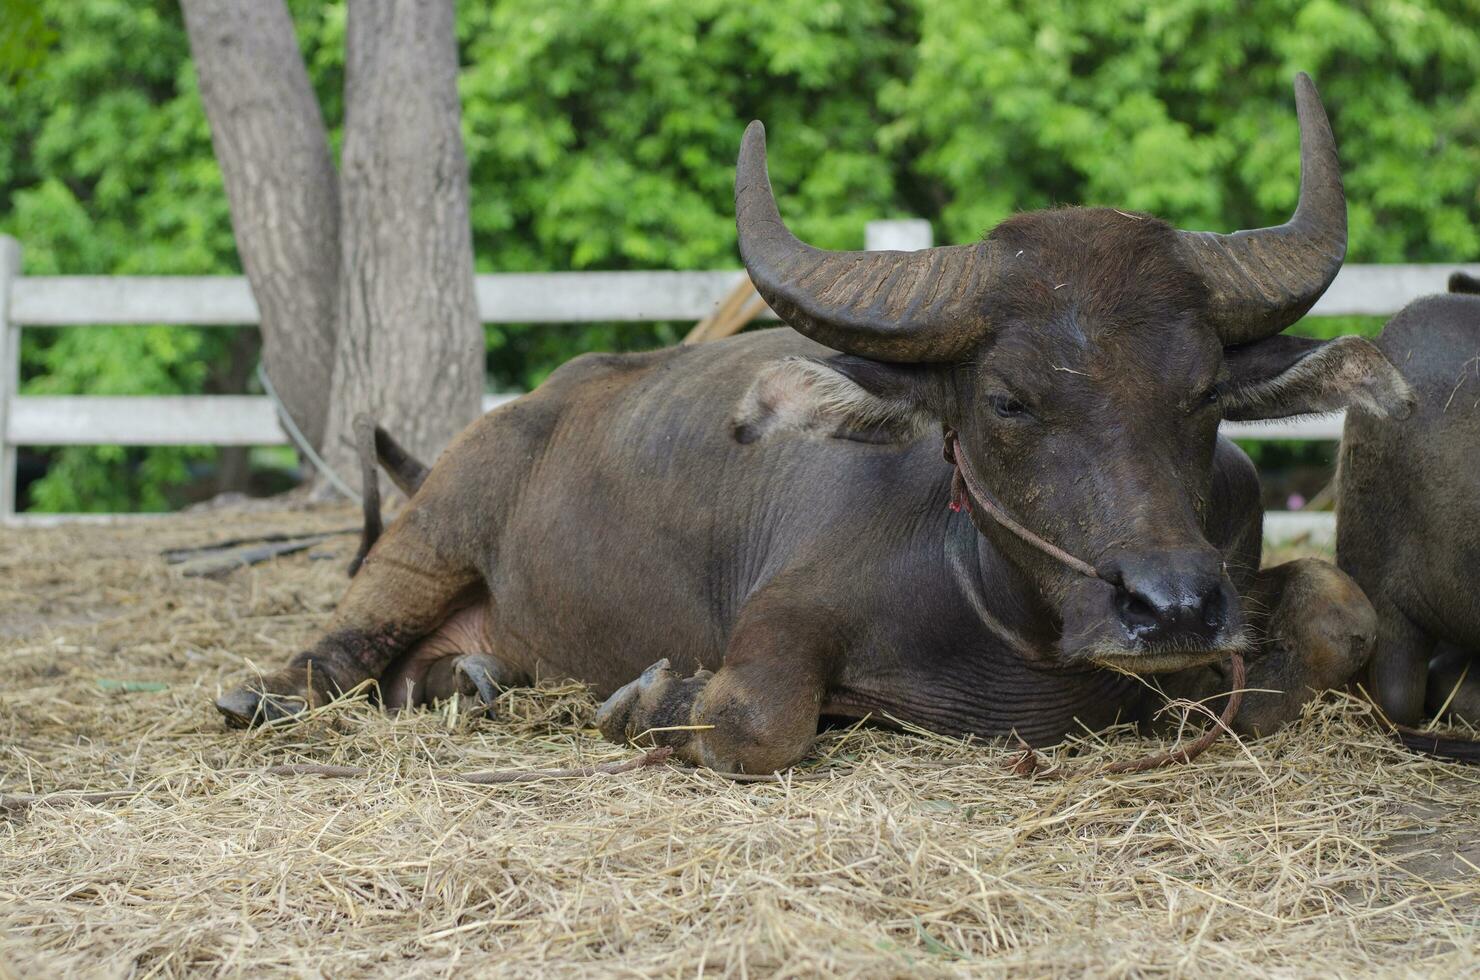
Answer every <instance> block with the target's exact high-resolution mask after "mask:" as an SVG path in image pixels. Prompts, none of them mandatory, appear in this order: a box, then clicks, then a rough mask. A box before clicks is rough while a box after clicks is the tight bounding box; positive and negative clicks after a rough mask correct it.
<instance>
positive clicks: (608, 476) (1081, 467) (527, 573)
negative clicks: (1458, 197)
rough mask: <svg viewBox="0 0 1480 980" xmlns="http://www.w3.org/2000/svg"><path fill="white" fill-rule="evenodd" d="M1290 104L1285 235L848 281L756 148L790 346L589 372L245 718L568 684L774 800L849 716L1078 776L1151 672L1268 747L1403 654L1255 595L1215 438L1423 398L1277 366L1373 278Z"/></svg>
mask: <svg viewBox="0 0 1480 980" xmlns="http://www.w3.org/2000/svg"><path fill="white" fill-rule="evenodd" d="M1295 91H1296V106H1297V111H1298V116H1299V122H1300V132H1301V185H1300V195H1299V203H1298V206H1297V208H1296V210H1295V214H1294V216H1293V217H1292V218H1291V220H1290V221H1289V222H1288V223H1286V224H1283V225H1280V226H1278V227H1272V228H1265V229H1261V230H1256V231H1244V232H1238V233H1235V234H1229V235H1222V234H1212V233H1191V232H1183V231H1178V230H1176V229H1174V228H1172V227H1171V226H1170V225H1167V224H1165V223H1164V222H1162V221H1159V220H1157V219H1156V218H1153V217H1151V216H1149V215H1145V214H1132V213H1127V212H1123V211H1118V210H1113V209H1109V208H1063V209H1058V210H1050V211H1042V212H1034V213H1027V214H1020V215H1017V216H1015V217H1012V218H1010V219H1008V220H1006V221H1004V222H1003V223H1002V224H1000V225H999V226H997V227H996V228H995V229H994V230H993V231H992V232H991V233H990V234H988V235H987V237H986V238H985V239H984V240H982V241H980V242H977V243H975V244H971V245H960V246H950V247H942V248H933V249H928V250H925V251H920V252H909V253H905V252H827V251H822V250H819V249H816V248H812V247H810V246H808V245H806V244H804V243H802V242H801V241H799V240H798V239H796V238H795V237H793V236H792V234H791V233H790V232H789V231H788V230H787V229H786V226H785V225H784V224H783V223H782V221H781V218H780V215H779V213H778V211H777V207H776V203H775V201H774V199H773V197H772V192H771V188H770V183H769V180H768V177H767V173H766V155H765V135H764V130H763V129H762V127H761V126H760V124H759V123H753V124H751V126H750V128H749V129H748V130H747V131H746V134H745V138H744V141H743V144H742V148H741V151H740V159H739V165H738V170H737V174H736V181H735V204H736V222H737V227H738V230H739V238H740V250H741V255H742V257H743V259H744V262H745V266H746V268H747V270H748V271H749V273H750V277H751V279H752V280H753V281H754V283H755V285H756V287H757V288H758V289H759V291H760V292H761V294H762V295H763V296H764V297H765V299H766V300H767V301H768V302H769V303H770V305H771V307H772V308H773V309H774V310H775V311H776V312H777V313H778V314H779V315H780V316H781V317H782V319H783V320H785V321H786V322H787V323H788V324H790V326H791V327H792V328H793V329H776V330H769V331H763V332H759V333H755V334H750V335H743V336H740V337H737V338H734V339H730V340H726V341H721V342H715V343H709V344H702V345H697V346H692V347H680V348H676V349H670V350H662V351H656V352H651V353H642V354H630V355H622V356H611V355H586V356H584V357H580V358H577V359H575V360H574V361H572V362H570V363H569V364H567V365H565V366H564V367H562V368H561V369H560V370H559V371H557V372H555V373H554V374H553V375H552V376H551V377H550V379H549V380H548V381H547V382H546V383H545V384H544V385H542V386H541V387H540V388H539V389H538V390H536V391H534V392H532V393H531V394H529V395H527V396H525V397H523V398H520V399H519V400H517V401H515V402H513V403H511V404H509V405H507V406H505V407H502V408H500V409H498V410H496V411H494V412H492V413H490V414H488V415H486V416H484V417H483V418H482V419H480V420H479V421H477V422H475V423H474V424H472V425H471V426H469V427H468V428H467V429H466V430H465V431H464V432H463V433H462V434H461V435H460V436H459V437H458V438H457V439H456V440H455V441H454V442H453V444H452V445H451V446H450V447H449V448H448V449H447V450H446V452H445V453H444V454H443V455H442V457H441V458H440V459H439V460H438V461H437V463H436V465H435V466H434V467H433V468H432V469H431V471H430V472H429V473H428V474H426V476H425V479H424V480H423V481H422V482H421V483H420V486H419V488H418V489H416V492H415V494H414V496H413V497H412V499H411V501H410V503H409V505H408V506H407V507H406V509H405V510H404V511H403V512H402V513H401V514H400V516H399V517H398V518H397V519H396V520H395V522H394V523H393V524H392V525H391V526H390V527H389V528H387V529H386V531H385V533H384V536H383V537H381V538H380V539H379V540H378V541H377V542H375V544H374V547H373V548H372V549H371V550H370V552H369V554H368V556H367V557H366V558H365V561H364V564H363V566H362V567H361V569H360V571H359V573H358V574H357V575H356V577H355V578H354V580H353V581H352V583H351V585H350V588H349V590H348V592H347V594H346V595H345V597H344V600H343V601H342V603H341V604H340V606H339V608H338V610H337V612H336V613H335V614H334V617H333V619H332V621H331V622H330V624H329V627H328V629H327V632H326V633H325V634H324V636H323V637H322V638H321V639H320V640H319V641H318V642H317V643H316V645H315V646H314V647H313V648H312V649H311V650H308V651H306V652H304V653H302V654H299V655H298V656H297V657H295V658H294V660H293V661H292V662H291V664H290V665H289V666H288V667H287V668H285V669H283V670H280V671H278V672H276V673H273V674H270V675H268V676H265V677H262V678H258V679H254V680H252V681H250V682H248V683H246V684H245V685H243V686H242V687H241V688H239V689H237V690H234V691H232V692H230V693H228V694H226V695H224V696H223V697H222V698H221V699H220V700H219V701H218V702H217V705H218V707H219V709H220V710H221V711H222V712H223V713H224V714H225V715H226V717H227V719H228V721H230V722H231V723H234V724H249V723H251V722H253V721H257V720H263V719H277V718H281V717H284V716H287V715H291V714H293V713H295V712H298V711H301V710H303V708H304V707H305V706H306V705H311V704H316V703H320V702H322V701H324V700H326V699H329V698H333V697H336V696H339V695H340V694H341V692H346V691H349V690H350V689H352V688H354V687H356V686H357V685H360V684H362V683H363V682H365V681H366V680H369V679H376V680H378V681H379V690H380V692H381V696H382V697H383V698H384V699H385V701H386V702H387V703H389V704H392V705H400V704H408V703H417V702H420V701H423V700H426V699H427V698H429V697H433V696H435V695H436V694H438V693H441V692H447V691H450V690H456V689H462V690H467V691H472V690H474V689H475V688H477V687H480V686H481V687H483V688H484V689H486V690H488V691H492V690H493V689H494V688H496V687H500V686H506V685H511V684H519V683H524V682H527V681H528V680H529V679H531V678H535V677H546V676H556V677H573V678H578V679H580V680H582V681H584V682H586V683H588V684H589V685H591V687H592V688H593V689H594V690H595V691H596V692H597V694H598V695H601V696H604V697H606V702H605V704H604V705H603V706H602V708H601V711H600V714H599V717H598V724H599V725H600V727H601V730H602V731H603V732H604V733H605V734H606V735H607V736H608V737H609V738H612V739H617V740H622V739H628V738H632V737H634V736H638V735H639V734H641V733H653V737H655V738H656V740H658V741H660V742H664V743H667V744H671V745H673V746H674V747H675V748H676V752H677V754H678V756H679V757H681V758H683V759H686V760H688V761H690V762H693V763H696V764H701V765H706V766H710V767H713V768H717V769H721V770H728V771H746V772H765V771H770V770H773V769H776V768H779V767H784V766H787V765H789V764H791V763H794V762H796V761H797V760H798V759H800V758H801V757H802V756H803V755H804V754H805V753H806V752H807V751H808V748H809V746H810V745H811V744H812V742H813V740H814V738H815V736H816V733H817V730H818V725H819V719H820V718H822V717H824V716H828V717H842V718H859V717H863V716H868V715H872V716H874V717H884V716H888V717H892V718H894V719H897V720H899V721H902V722H906V723H911V724H914V725H918V726H922V727H924V728H927V729H931V730H934V731H938V732H944V733H951V734H960V733H977V734H980V735H983V736H998V735H1005V734H1007V733H1009V732H1016V733H1017V734H1018V735H1019V736H1021V737H1023V738H1025V739H1027V740H1028V741H1029V742H1031V743H1038V744H1043V743H1051V742H1054V741H1057V740H1059V739H1061V738H1062V737H1063V736H1064V735H1065V734H1066V733H1068V732H1070V731H1073V730H1079V728H1080V726H1086V727H1089V728H1098V727H1101V726H1104V725H1107V724H1110V723H1112V722H1115V721H1116V720H1117V719H1119V720H1133V719H1141V718H1145V717H1147V716H1148V715H1149V713H1150V712H1151V711H1152V710H1153V709H1154V708H1155V707H1156V706H1157V705H1159V704H1160V703H1161V696H1160V695H1159V694H1156V693H1154V692H1148V684H1147V682H1146V681H1145V680H1143V679H1142V678H1141V677H1138V676H1135V675H1143V674H1153V673H1155V674H1160V675H1162V676H1161V677H1159V678H1158V679H1157V680H1158V682H1159V684H1160V686H1161V687H1162V688H1163V689H1164V690H1165V691H1166V692H1167V693H1175V694H1193V695H1197V696H1203V695H1207V694H1212V693H1216V692H1219V691H1223V690H1225V689H1226V687H1225V685H1226V681H1224V680H1222V678H1223V676H1224V674H1223V671H1224V669H1225V668H1224V666H1223V665H1224V664H1225V663H1226V662H1227V659H1228V657H1229V655H1230V653H1231V652H1232V651H1251V652H1255V653H1257V654H1258V657H1257V659H1256V660H1255V661H1254V663H1253V666H1252V668H1251V673H1250V681H1249V684H1250V686H1251V687H1254V688H1276V689H1278V690H1277V692H1276V693H1271V694H1264V695H1253V696H1251V697H1250V699H1249V702H1248V708H1247V709H1246V710H1245V712H1244V713H1243V714H1242V715H1241V716H1240V717H1241V719H1243V725H1244V727H1245V729H1246V730H1267V729H1269V728H1272V727H1274V726H1276V725H1278V724H1280V723H1281V722H1282V721H1283V720H1285V719H1288V718H1290V717H1291V716H1292V715H1293V714H1294V713H1295V709H1296V708H1297V707H1298V706H1299V704H1300V703H1302V702H1303V701H1304V700H1306V699H1308V697H1309V696H1310V694H1309V692H1310V689H1322V688H1325V687H1327V686H1329V685H1331V684H1335V683H1340V682H1341V681H1343V680H1344V679H1345V678H1346V677H1347V676H1348V675H1349V674H1350V673H1352V672H1353V671H1354V670H1356V669H1357V668H1358V666H1359V665H1360V663H1361V662H1362V661H1363V659H1364V658H1365V656H1366V654H1367V651H1368V649H1369V646H1370V643H1371V641H1372V638H1373V635H1374V632H1375V621H1374V617H1373V613H1372V610H1371V607H1370V605H1369V604H1368V603H1367V601H1366V599H1365V598H1364V597H1363V596H1362V594H1361V592H1360V590H1358V589H1357V588H1356V587H1355V586H1354V585H1353V584H1352V583H1351V581H1350V580H1349V579H1348V578H1347V577H1346V576H1345V575H1343V574H1342V573H1341V572H1339V571H1338V570H1337V569H1336V568H1335V567H1333V566H1331V565H1328V564H1325V563H1321V562H1313V561H1305V562H1296V563H1292V564H1289V565H1284V566H1281V567H1279V568H1276V569H1271V570H1268V571H1265V572H1260V571H1259V560H1260V538H1261V521H1262V514H1261V510H1260V504H1259V484H1258V480H1257V477H1256V475H1255V472H1254V469H1253V467H1252V466H1251V465H1250V462H1249V460H1248V458H1247V457H1246V456H1244V454H1243V453H1242V452H1240V451H1239V450H1238V449H1237V448H1236V447H1235V446H1234V445H1233V444H1232V443H1230V442H1228V441H1226V440H1223V439H1221V438H1220V437H1219V435H1218V424H1219V421H1220V420H1222V419H1225V418H1227V419H1262V418H1277V417H1282V416H1288V415H1294V414H1300V413H1305V412H1316V411H1329V410H1332V409H1335V408H1339V407H1341V406H1344V405H1346V404H1349V403H1353V402H1355V403H1358V404H1361V405H1363V406H1365V407H1366V408H1367V409H1368V410H1370V411H1372V412H1373V413H1377V414H1383V413H1392V414H1399V415H1401V414H1403V413H1405V412H1406V411H1407V410H1408V409H1409V406H1410V402H1411V395H1410V393H1409V392H1408V390H1407V386H1406V385H1405V384H1404V383H1403V381H1402V379H1401V377H1399V376H1398V374H1397V373H1396V372H1395V371H1394V370H1393V368H1392V366H1391V365H1390V364H1389V363H1388V362H1387V361H1386V360H1385V359H1384V357H1383V356H1382V354H1381V353H1380V352H1379V351H1378V350H1377V349H1376V348H1375V347H1374V346H1373V345H1372V344H1371V343H1369V342H1368V341H1365V340H1362V339H1359V338H1355V337H1344V338H1340V339H1338V340H1334V341H1330V342H1319V341H1310V340H1300V339H1295V338H1285V337H1281V336H1280V332H1281V331H1282V330H1283V329H1284V328H1285V327H1287V326H1288V325H1290V324H1291V323H1293V322H1294V321H1295V320H1296V319H1298V318H1299V317H1300V316H1301V315H1302V314H1304V313H1305V312H1306V311H1307V310H1308V309H1310V307H1311V305H1312V304H1313V303H1314V302H1315V301H1316V299H1317V297H1319V296H1320V295H1321V293H1322V292H1323V291H1324V290H1325V289H1326V287H1327V286H1328V285H1329V284H1330V282H1331V280H1332V278H1333V277H1334V276H1335V274H1336V272H1337V270H1338V268H1339V267H1340V266H1341V263H1342V260H1343V258H1344V255H1345V251H1346V202H1345V198H1344V196H1343V192H1342V186H1341V177H1340V172H1339V169H1338V164H1337V158H1336V147H1335V141H1334V139H1333V137H1332V135H1331V130H1330V126H1329V124H1328V122H1327V119H1326V114H1325V111H1324V109H1323V108H1322V106H1321V103H1320V99H1319V96H1318V95H1317V93H1316V90H1315V87H1314V86H1313V85H1312V84H1311V82H1310V80H1309V78H1307V77H1306V76H1304V75H1300V76H1299V77H1298V78H1297V80H1296V86H1295ZM943 429H944V430H945V431H946V432H947V433H948V435H949V436H950V442H949V446H950V448H951V450H952V452H953V455H954V456H955V458H956V460H957V462H958V464H960V471H961V472H963V473H964V472H970V473H974V474H975V480H974V481H973V488H972V489H969V490H967V491H963V490H962V489H961V487H960V485H959V483H958V480H957V478H956V476H955V474H956V473H957V469H956V468H955V467H953V466H952V465H950V464H949V463H947V462H945V461H944V460H943V459H942V432H943ZM953 502H954V503H955V504H956V507H955V508H953V507H951V506H949V505H950V504H951V503H953ZM994 515H996V516H994ZM1012 525H1016V526H1019V527H1021V528H1023V529H1024V531H1023V535H1021V536H1020V535H1018V534H1015V533H1013V532H1012V531H1011V530H1010V526H1012ZM1050 552H1056V554H1057V557H1055V556H1054V554H1050ZM649 665H651V666H649ZM644 668H646V669H645V670H644Z"/></svg>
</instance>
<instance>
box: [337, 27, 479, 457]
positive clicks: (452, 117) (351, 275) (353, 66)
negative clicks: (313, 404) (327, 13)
mask: <svg viewBox="0 0 1480 980" xmlns="http://www.w3.org/2000/svg"><path fill="white" fill-rule="evenodd" d="M454 20H455V17H454V10H453V3H452V0H350V3H349V23H348V34H347V38H346V42H345V43H346V59H345V130H344V145H343V151H342V155H341V161H340V169H341V173H340V213H341V215H342V216H343V219H342V225H341V229H340V241H341V251H340V268H341V269H342V270H343V275H342V277H341V279H340V284H339V315H338V324H339V332H338V335H337V337H336V338H335V359H334V376H333V385H332V388H331V392H330V409H329V424H328V428H327V435H326V438H325V455H326V458H327V459H329V460H330V462H331V465H333V467H334V468H335V469H336V470H337V471H338V472H339V473H340V474H341V475H342V476H344V477H345V478H346V479H351V478H354V477H355V476H356V475H357V473H358V470H357V467H356V466H355V465H354V458H355V457H354V450H353V446H354V430H353V420H354V417H355V415H356V413H358V412H369V413H370V414H371V415H372V416H374V418H375V419H376V420H377V421H378V422H380V423H381V424H382V425H384V426H385V427H386V428H387V429H389V430H390V431H391V432H392V433H394V434H395V436H396V439H397V440H399V441H400V442H401V443H402V444H404V445H406V446H407V448H409V449H410V450H411V451H412V452H413V453H415V454H416V455H418V456H420V457H421V458H422V459H423V460H426V461H427V462H430V461H431V460H432V459H433V458H434V457H435V456H436V454H437V453H438V452H440V451H441V450H442V448H443V447H445V446H446V445H447V443H448V442H449V441H451V439H452V437H453V436H455V435H456V434H457V433H458V431H459V430H461V429H462V428H463V426H465V425H466V424H467V423H468V422H470V421H471V420H472V419H474V418H476V417H477V416H478V414H479V403H480V399H481V396H482V391H483V329H482V326H481V324H480V323H479V320H478V311H477V305H476V301H475V299H474V295H473V245H472V232H471V229H470V226H469V221H468V165H467V159H466V157H465V156H464V153H463V144H462V132H461V129H460V122H459V120H460V117H461V109H460V105H459V101H458V94H457V69H458V64H457V39H456V35H455V32H454V26H455V24H454Z"/></svg>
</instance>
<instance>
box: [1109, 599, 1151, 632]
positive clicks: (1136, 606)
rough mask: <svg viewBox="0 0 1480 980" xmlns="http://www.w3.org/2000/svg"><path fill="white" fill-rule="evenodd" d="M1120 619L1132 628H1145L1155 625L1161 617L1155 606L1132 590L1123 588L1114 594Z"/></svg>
mask: <svg viewBox="0 0 1480 980" xmlns="http://www.w3.org/2000/svg"><path fill="white" fill-rule="evenodd" d="M1115 598H1116V603H1117V605H1118V606H1119V611H1120V621H1121V622H1122V623H1124V624H1125V625H1126V626H1128V627H1130V628H1131V629H1133V630H1145V629H1149V628H1152V627H1155V626H1157V625H1158V624H1159V623H1160V622H1161V617H1160V616H1159V615H1158V614H1157V611H1156V607H1154V606H1153V605H1152V604H1151V603H1149V602H1147V601H1146V600H1145V599H1144V598H1142V597H1141V596H1139V595H1137V594H1136V593H1134V592H1129V591H1127V590H1125V589H1122V590H1120V592H1119V593H1117V595H1116V597H1115Z"/></svg>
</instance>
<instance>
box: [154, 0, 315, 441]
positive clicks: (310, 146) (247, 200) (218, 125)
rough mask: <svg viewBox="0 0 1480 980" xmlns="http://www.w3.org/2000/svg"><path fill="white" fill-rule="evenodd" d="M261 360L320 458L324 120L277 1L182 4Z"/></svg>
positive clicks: (286, 16) (290, 27)
mask: <svg viewBox="0 0 1480 980" xmlns="http://www.w3.org/2000/svg"><path fill="white" fill-rule="evenodd" d="M180 6H181V8H182V10H183V11H184V14H185V27H186V30H187V31H188V33H189V36H190V49H191V52H192V54H193V56H194V61H195V69H196V73H197V75H198V76H199V79H200V92H201V99H202V101H203V102H204V103H205V108H206V115H207V117H208V118H209V119H210V123H211V142H212V144H213V146H214V147H215V151H216V160H217V161H218V162H219V164H220V166H221V174H222V177H223V178H224V180H225V183H226V194H227V198H228V200H229V201H230V203H231V225H232V229H233V231H234V232H235V233H236V245H237V253H238V254H239V255H240V256H241V260H242V267H243V269H244V270H245V271H246V274H247V279H248V280H249V281H250V282H251V284H252V293H253V295H255V296H256V298H257V305H258V307H259V309H260V310H261V313H262V348H263V351H262V356H263V361H264V363H265V365H266V367H267V372H268V374H269V375H270V376H271V378H272V382H273V387H274V388H276V389H277V392H278V394H279V396H280V397H281V398H282V399H283V402H284V404H285V406H286V407H287V409H288V412H289V414H291V415H292V416H293V419H294V421H295V422H297V423H298V427H299V428H300V429H302V430H303V434H304V436H305V437H306V438H307V439H308V441H309V442H310V443H312V444H313V446H314V447H315V448H316V449H321V448H322V447H323V440H324V432H325V424H326V421H327V419H328V413H329V397H330V395H329V384H328V380H329V376H330V371H331V370H332V365H333V363H334V356H333V355H334V336H335V333H336V329H335V326H336V325H335V317H336V316H337V314H338V308H339V254H340V253H339V189H338V178H337V175H336V174H335V171H334V161H333V158H332V156H331V155H330V152H329V142H328V138H327V136H326V135H325V131H324V119H323V114H322V113H321V112H320V110H319V104H318V101H317V99H316V98H315V96H314V92H313V88H312V86H311V85H309V81H308V72H307V71H306V70H305V68H304V66H303V56H302V53H301V52H300V51H299V50H298V39H297V37H296V35H295V34H294V33H293V21H292V18H291V17H290V16H289V14H288V10H287V8H286V7H285V6H284V5H283V0H180Z"/></svg>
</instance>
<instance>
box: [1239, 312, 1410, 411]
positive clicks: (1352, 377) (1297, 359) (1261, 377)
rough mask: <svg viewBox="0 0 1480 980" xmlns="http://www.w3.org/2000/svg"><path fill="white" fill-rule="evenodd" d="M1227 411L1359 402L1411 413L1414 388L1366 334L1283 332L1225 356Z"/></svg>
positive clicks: (1345, 405) (1369, 407)
mask: <svg viewBox="0 0 1480 980" xmlns="http://www.w3.org/2000/svg"><path fill="white" fill-rule="evenodd" d="M1225 361H1226V363H1227V365H1228V373H1229V380H1228V384H1227V386H1226V390H1225V392H1224V394H1223V415H1224V417H1225V418H1228V419H1231V420H1234V421H1255V420H1258V419H1278V418H1287V417H1289V416H1291V415H1309V414H1315V413H1320V412H1335V411H1339V410H1341V409H1343V408H1348V407H1353V406H1354V407H1357V408H1360V409H1362V410H1364V411H1367V412H1370V413H1372V414H1373V415H1378V416H1383V417H1392V418H1399V419H1402V418H1407V417H1408V416H1409V415H1411V414H1412V412H1413V407H1414V405H1415V404H1416V399H1415V397H1414V394H1413V390H1412V389H1411V388H1410V387H1409V386H1408V382H1406V381H1404V380H1403V376H1402V375H1401V374H1399V373H1398V369H1397V368H1395V367H1393V365H1392V362H1390V361H1389V360H1388V359H1387V357H1385V356H1384V355H1383V353H1382V351H1380V350H1378V349H1377V346H1376V345H1375V344H1373V343H1372V342H1371V341H1369V340H1366V339H1364V338H1362V337H1338V338H1336V339H1335V340H1312V339H1310V338H1309V337H1290V336H1285V335H1283V334H1282V335H1279V336H1275V337H1270V338H1268V339H1266V340H1260V341H1256V342H1254V343H1252V344H1246V345H1244V346H1242V347H1233V348H1230V349H1229V350H1228V352H1227V354H1226V356H1225Z"/></svg>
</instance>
